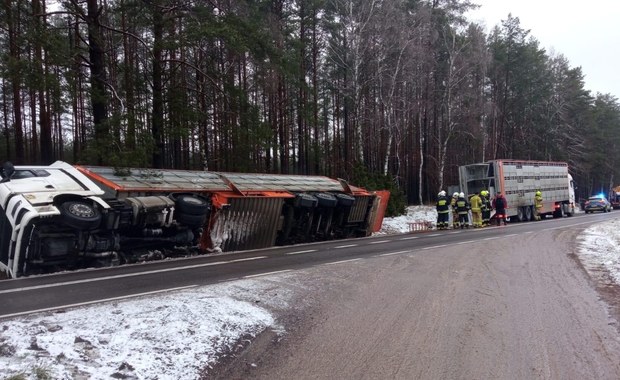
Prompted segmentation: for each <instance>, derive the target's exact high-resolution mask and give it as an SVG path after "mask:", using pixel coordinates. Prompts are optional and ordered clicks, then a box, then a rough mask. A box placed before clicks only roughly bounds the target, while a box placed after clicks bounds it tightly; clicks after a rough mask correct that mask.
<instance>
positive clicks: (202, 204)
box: [175, 195, 209, 216]
mask: <svg viewBox="0 0 620 380" xmlns="http://www.w3.org/2000/svg"><path fill="white" fill-rule="evenodd" d="M175 204H176V208H177V210H178V211H179V212H180V213H182V214H187V215H200V216H202V215H204V214H206V213H207V211H208V210H209V203H207V201H206V200H205V199H202V198H200V197H196V196H194V195H179V196H178V197H177V198H176V200H175Z"/></svg>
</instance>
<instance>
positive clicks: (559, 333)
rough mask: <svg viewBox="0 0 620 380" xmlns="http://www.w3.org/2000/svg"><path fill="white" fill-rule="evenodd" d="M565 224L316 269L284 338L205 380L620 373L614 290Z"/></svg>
mask: <svg viewBox="0 0 620 380" xmlns="http://www.w3.org/2000/svg"><path fill="white" fill-rule="evenodd" d="M567 220H568V218H565V219H564V220H563V221H562V223H568V222H566V221H567ZM580 220H586V219H584V218H573V219H572V222H573V223H575V222H578V221H580ZM588 220H589V219H588ZM527 225H529V226H530V227H531V225H532V223H527V224H523V225H518V226H519V228H521V227H522V226H527ZM564 226H565V224H560V223H554V222H550V221H545V222H542V223H539V224H536V228H534V229H531V228H529V229H528V230H525V229H519V228H512V227H515V225H513V226H509V227H508V228H507V229H506V230H504V235H503V236H502V237H501V238H499V239H498V238H496V237H493V236H489V237H486V236H487V235H485V234H484V233H485V232H482V231H475V232H470V233H468V235H467V236H468V237H469V240H459V239H452V238H446V237H444V238H443V240H442V244H436V245H435V246H431V247H430V248H428V247H427V248H428V249H425V248H419V249H415V250H413V251H411V252H407V253H400V254H393V255H389V254H388V255H383V256H374V257H372V258H368V259H366V260H358V261H355V262H348V263H346V265H340V266H339V265H333V266H331V268H333V270H330V271H326V270H323V271H322V272H320V273H319V272H318V270H316V271H315V273H314V274H313V276H315V278H314V281H318V282H321V281H324V283H325V285H324V286H323V287H322V288H320V290H319V291H316V289H313V291H312V294H310V293H308V297H309V298H312V306H310V307H306V308H305V309H303V311H301V312H298V313H297V314H291V315H287V316H282V318H283V320H284V324H285V327H286V329H287V334H285V335H283V336H279V335H277V334H275V333H272V332H265V333H264V334H263V335H261V336H259V337H257V338H256V339H254V340H253V341H252V343H249V344H246V345H245V347H244V348H243V349H242V350H240V351H239V352H236V353H234V355H231V356H230V357H229V358H228V359H227V360H223V361H222V362H221V365H220V366H218V367H217V368H215V369H214V370H212V371H211V372H210V374H209V378H221V379H241V378H253V379H336V378H337V379H610V380H611V379H620V338H619V337H620V335H619V330H618V322H617V321H618V319H619V316H620V315H619V314H620V313H619V312H618V307H617V305H614V304H613V302H614V299H615V300H616V302H617V300H618V297H619V293H618V292H617V289H610V288H609V287H606V288H605V292H600V291H597V288H598V286H597V284H595V283H593V281H592V280H591V279H590V278H589V277H588V275H587V273H586V272H585V271H584V270H583V268H582V267H581V265H580V263H579V261H578V260H576V258H575V256H574V249H575V247H576V243H575V237H576V235H577V234H578V233H579V231H581V230H582V229H583V227H584V225H583V224H580V225H578V224H576V223H575V225H574V226H572V227H570V226H567V227H564ZM585 226H587V224H586V225H585ZM511 228H512V229H511ZM512 232H514V233H512ZM335 279H337V280H335ZM601 289H602V288H601ZM601 289H598V290H601Z"/></svg>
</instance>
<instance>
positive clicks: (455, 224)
mask: <svg viewBox="0 0 620 380" xmlns="http://www.w3.org/2000/svg"><path fill="white" fill-rule="evenodd" d="M457 199H459V193H456V192H455V193H454V194H452V199H451V200H450V207H452V228H454V229H457V228H459V213H458V211H457V210H456V201H457Z"/></svg>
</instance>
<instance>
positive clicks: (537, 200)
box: [534, 190, 543, 220]
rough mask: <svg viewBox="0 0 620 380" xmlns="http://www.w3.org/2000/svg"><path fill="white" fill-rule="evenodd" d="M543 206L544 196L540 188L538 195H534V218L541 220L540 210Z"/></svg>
mask: <svg viewBox="0 0 620 380" xmlns="http://www.w3.org/2000/svg"><path fill="white" fill-rule="evenodd" d="M542 207H543V197H542V192H541V191H540V190H538V191H537V192H536V196H535V197H534V220H540V219H541V218H540V210H541V209H542Z"/></svg>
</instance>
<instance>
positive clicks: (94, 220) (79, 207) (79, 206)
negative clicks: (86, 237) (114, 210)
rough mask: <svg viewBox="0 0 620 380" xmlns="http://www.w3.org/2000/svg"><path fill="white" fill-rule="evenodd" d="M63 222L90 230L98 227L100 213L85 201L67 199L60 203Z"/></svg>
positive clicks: (76, 227)
mask: <svg viewBox="0 0 620 380" xmlns="http://www.w3.org/2000/svg"><path fill="white" fill-rule="evenodd" d="M59 209H60V215H62V219H63V222H64V224H66V225H67V226H69V227H72V228H75V229H78V230H92V229H95V228H97V227H99V224H100V223H101V213H100V212H99V210H98V209H97V208H96V207H95V206H93V205H92V204H90V203H88V202H86V201H67V202H64V203H62V204H61V205H60V207H59Z"/></svg>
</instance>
